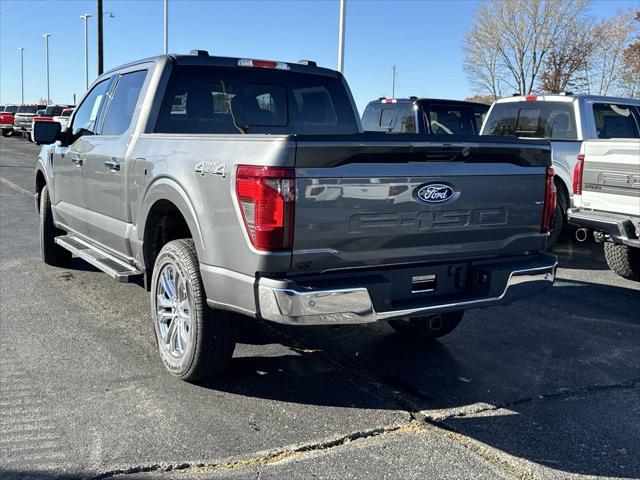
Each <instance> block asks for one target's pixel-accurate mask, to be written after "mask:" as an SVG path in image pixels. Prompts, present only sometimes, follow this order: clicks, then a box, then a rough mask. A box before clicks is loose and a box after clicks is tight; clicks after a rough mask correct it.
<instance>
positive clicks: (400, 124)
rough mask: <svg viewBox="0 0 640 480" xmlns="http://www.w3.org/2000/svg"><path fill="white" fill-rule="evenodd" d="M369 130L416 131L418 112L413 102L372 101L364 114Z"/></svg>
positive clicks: (365, 123)
mask: <svg viewBox="0 0 640 480" xmlns="http://www.w3.org/2000/svg"><path fill="white" fill-rule="evenodd" d="M362 128H363V129H364V130H365V131H367V132H386V133H415V132H416V113H415V107H414V105H413V104H412V103H371V104H369V105H368V106H367V108H366V109H365V111H364V115H363V116H362Z"/></svg>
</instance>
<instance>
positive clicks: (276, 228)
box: [236, 165, 296, 250]
mask: <svg viewBox="0 0 640 480" xmlns="http://www.w3.org/2000/svg"><path fill="white" fill-rule="evenodd" d="M236 196H237V198H238V203H239V204H240V212H241V214H242V220H243V221H244V225H245V228H246V229H247V233H248V234H249V238H250V239H251V243H252V244H253V246H254V247H255V248H257V249H258V250H287V249H290V248H292V247H293V226H294V214H295V202H296V186H295V171H294V169H293V168H283V167H256V166H250V165H239V166H238V170H237V174H236Z"/></svg>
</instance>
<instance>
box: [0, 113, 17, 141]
mask: <svg viewBox="0 0 640 480" xmlns="http://www.w3.org/2000/svg"><path fill="white" fill-rule="evenodd" d="M17 111H18V105H5V107H4V111H2V112H1V113H0V130H2V136H3V137H6V136H8V135H11V134H13V121H14V119H15V114H16V112H17Z"/></svg>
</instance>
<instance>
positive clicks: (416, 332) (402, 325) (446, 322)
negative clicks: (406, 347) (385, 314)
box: [389, 311, 464, 341]
mask: <svg viewBox="0 0 640 480" xmlns="http://www.w3.org/2000/svg"><path fill="white" fill-rule="evenodd" d="M463 316H464V311H462V312H449V313H436V314H432V315H424V316H422V317H414V318H402V319H399V320H390V321H389V325H391V327H392V328H393V329H394V330H395V331H396V333H397V334H398V335H400V336H401V337H402V338H404V339H405V340H411V341H425V340H433V339H435V338H440V337H444V336H445V335H448V334H450V333H451V332H453V331H454V330H455V328H456V327H457V326H458V325H459V324H460V322H461V321H462V317H463Z"/></svg>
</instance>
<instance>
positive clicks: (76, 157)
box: [71, 155, 84, 167]
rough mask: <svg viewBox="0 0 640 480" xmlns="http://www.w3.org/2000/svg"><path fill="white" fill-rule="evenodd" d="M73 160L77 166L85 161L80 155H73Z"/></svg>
mask: <svg viewBox="0 0 640 480" xmlns="http://www.w3.org/2000/svg"><path fill="white" fill-rule="evenodd" d="M71 161H72V162H73V163H75V164H76V167H79V166H80V165H82V164H83V163H84V159H83V158H82V157H81V156H80V155H72V156H71Z"/></svg>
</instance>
